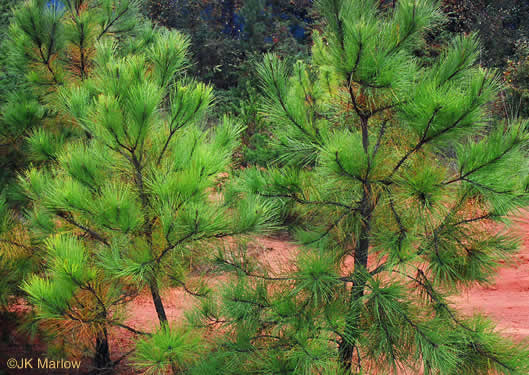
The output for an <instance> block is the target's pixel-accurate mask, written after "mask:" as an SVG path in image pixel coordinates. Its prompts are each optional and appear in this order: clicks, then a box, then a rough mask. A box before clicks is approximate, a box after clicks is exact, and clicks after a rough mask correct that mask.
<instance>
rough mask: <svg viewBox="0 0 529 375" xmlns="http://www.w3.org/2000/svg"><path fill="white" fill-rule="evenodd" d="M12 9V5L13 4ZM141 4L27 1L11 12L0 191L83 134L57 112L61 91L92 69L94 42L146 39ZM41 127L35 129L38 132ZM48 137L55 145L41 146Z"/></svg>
mask: <svg viewBox="0 0 529 375" xmlns="http://www.w3.org/2000/svg"><path fill="white" fill-rule="evenodd" d="M12 5H14V4H12ZM139 21H140V16H139V10H138V3H137V1H136V0H64V1H59V0H57V1H48V0H27V1H23V2H20V3H19V4H18V6H16V7H13V12H12V16H11V23H10V25H9V28H6V31H7V32H6V36H5V38H2V39H5V40H3V41H2V46H1V49H2V55H3V56H2V69H1V70H2V72H3V75H5V77H6V80H5V85H6V87H5V88H4V89H3V90H0V93H1V94H2V96H3V97H2V98H0V105H1V107H0V144H2V148H3V150H2V154H1V155H0V162H1V165H2V173H1V175H0V178H1V180H0V184H1V185H0V190H3V189H4V188H5V189H7V188H10V189H11V190H12V186H13V185H14V184H10V183H11V182H12V179H13V177H14V176H15V175H16V173H17V172H19V171H21V170H22V169H24V167H25V166H26V164H28V163H29V162H35V163H42V162H43V161H47V160H52V159H54V158H55V157H56V153H57V152H58V150H59V149H60V148H61V140H63V138H75V137H77V136H80V135H82V134H81V129H80V128H79V127H71V124H68V121H66V119H65V118H64V114H63V113H61V112H60V111H59V110H58V108H57V104H58V103H57V91H58V89H59V88H61V87H72V86H78V85H79V84H80V82H82V81H83V80H85V79H86V78H88V77H89V76H90V75H91V73H92V70H93V67H94V61H95V57H96V45H97V43H99V42H102V41H104V40H115V41H120V43H119V46H120V47H122V48H123V47H125V46H126V44H127V43H125V42H124V40H125V38H132V37H133V36H135V35H138V34H141V27H140V26H139V25H140V24H139ZM35 130H37V131H35ZM43 137H46V140H48V141H52V140H53V141H55V145H51V144H49V147H47V148H43V147H42V141H43Z"/></svg>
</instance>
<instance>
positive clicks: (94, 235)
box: [56, 212, 110, 246]
mask: <svg viewBox="0 0 529 375" xmlns="http://www.w3.org/2000/svg"><path fill="white" fill-rule="evenodd" d="M56 215H57V216H59V217H61V218H63V219H64V220H65V221H66V222H68V223H70V224H72V225H73V226H75V227H77V228H79V229H81V230H83V231H85V232H86V233H88V234H89V235H90V236H91V237H92V238H93V239H95V240H97V241H99V242H101V243H103V244H105V245H106V246H110V243H109V242H108V241H107V240H106V239H105V238H104V237H103V236H102V235H100V234H98V233H97V232H96V231H94V230H93V229H90V228H88V227H86V226H84V225H82V224H80V223H78V222H77V221H75V220H74V219H73V217H71V214H68V213H66V212H57V213H56Z"/></svg>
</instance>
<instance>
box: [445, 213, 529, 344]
mask: <svg viewBox="0 0 529 375" xmlns="http://www.w3.org/2000/svg"><path fill="white" fill-rule="evenodd" d="M513 224H514V225H513V226H512V227H511V228H509V230H514V231H515V232H516V233H517V234H519V236H520V238H521V239H522V248H521V250H520V252H519V253H518V254H517V255H516V256H514V260H513V263H512V264H506V265H503V266H502V267H500V268H499V269H498V272H497V274H496V276H495V280H494V282H493V283H492V284H491V285H490V286H488V287H479V286H478V287H474V288H472V289H470V290H468V291H464V292H462V293H461V295H460V296H458V297H457V298H454V299H453V302H454V303H455V306H456V307H457V309H458V310H459V311H461V312H462V313H464V314H469V315H470V314H474V313H481V314H483V315H485V316H488V317H489V318H491V319H492V320H493V321H495V322H496V323H497V327H498V330H499V331H500V332H502V333H504V334H505V335H508V336H512V337H513V338H514V339H515V340H521V339H525V338H529V213H527V212H525V213H524V216H523V217H522V218H517V219H515V220H513Z"/></svg>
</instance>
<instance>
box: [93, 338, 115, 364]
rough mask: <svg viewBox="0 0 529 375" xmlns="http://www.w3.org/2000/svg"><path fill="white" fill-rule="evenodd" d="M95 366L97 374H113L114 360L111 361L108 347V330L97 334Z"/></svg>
mask: <svg viewBox="0 0 529 375" xmlns="http://www.w3.org/2000/svg"><path fill="white" fill-rule="evenodd" d="M95 351H96V353H95V357H94V366H95V368H96V373H99V374H103V373H104V374H109V373H111V372H112V360H111V359H110V349H109V346H108V335H107V330H106V328H103V330H102V331H101V332H100V333H98V334H97V337H96V348H95Z"/></svg>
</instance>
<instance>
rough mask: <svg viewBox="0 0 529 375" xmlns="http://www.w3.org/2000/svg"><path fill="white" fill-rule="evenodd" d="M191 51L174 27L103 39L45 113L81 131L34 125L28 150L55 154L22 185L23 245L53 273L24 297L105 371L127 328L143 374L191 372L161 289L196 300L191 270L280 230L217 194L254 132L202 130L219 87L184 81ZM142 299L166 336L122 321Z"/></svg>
mask: <svg viewBox="0 0 529 375" xmlns="http://www.w3.org/2000/svg"><path fill="white" fill-rule="evenodd" d="M105 9H106V8H105ZM108 11H109V12H110V10H108ZM114 11H115V9H114V10H112V12H114ZM109 27H110V26H109ZM112 27H114V26H112ZM188 45H189V43H188V39H187V38H186V37H185V36H183V35H182V34H180V33H179V32H176V31H167V30H164V29H154V30H152V31H148V30H146V31H145V32H144V33H143V34H142V35H140V36H139V37H138V39H136V40H133V41H132V42H131V43H130V44H129V45H128V46H127V47H126V48H125V50H126V51H128V52H129V53H127V54H124V49H123V48H118V45H117V43H116V42H115V41H112V40H109V41H105V42H103V41H102V42H100V43H99V44H98V45H97V46H96V49H95V50H94V59H93V60H92V62H91V64H92V65H91V69H90V74H89V75H87V76H83V77H80V78H82V79H80V80H79V81H77V83H76V84H72V85H67V84H64V85H57V86H54V90H55V93H53V95H54V97H55V98H54V100H53V102H51V101H50V104H48V107H49V108H52V109H53V111H55V112H56V113H60V116H61V118H62V119H63V120H62V121H65V124H64V126H65V127H71V128H79V129H80V130H81V131H80V133H79V135H78V136H77V137H76V138H75V139H71V138H70V139H66V138H65V139H61V138H60V137H61V133H58V134H55V133H49V132H46V131H44V130H42V129H37V130H35V131H34V133H33V136H32V137H31V139H30V140H29V142H28V143H29V146H30V150H32V152H34V153H35V155H48V156H49V158H47V160H48V161H47V163H45V164H41V165H36V166H33V167H30V168H29V169H28V170H27V171H25V172H24V173H23V174H21V175H20V176H19V184H20V186H21V189H22V190H23V192H24V194H25V195H26V197H27V199H28V200H29V202H30V203H29V207H28V208H27V211H26V214H25V217H24V219H23V223H24V224H25V225H26V226H27V227H28V228H29V229H30V231H29V234H28V236H29V238H28V239H26V240H27V243H28V245H23V244H19V245H21V246H22V247H23V248H26V247H27V248H28V249H29V250H31V252H33V253H34V254H40V255H41V256H42V257H43V258H44V262H43V263H44V265H45V266H44V268H45V269H44V270H43V271H42V272H39V273H38V274H36V275H34V276H32V277H30V278H28V279H27V280H26V281H25V282H24V283H23V286H22V289H23V290H24V292H25V293H26V294H27V296H28V299H29V301H30V302H31V304H32V305H33V307H34V309H35V312H36V320H37V323H39V324H40V326H41V327H43V328H44V329H45V330H47V331H48V332H49V333H50V334H54V335H55V336H56V337H57V339H60V341H61V342H62V344H63V345H64V346H65V349H66V350H67V351H70V352H73V351H74V350H81V351H84V352H86V351H87V350H90V352H91V353H93V357H94V366H95V368H97V369H100V370H101V371H103V370H104V369H105V368H108V367H111V366H113V365H114V363H115V362H114V359H113V358H112V357H111V354H112V353H113V351H112V348H110V347H109V335H110V334H111V331H112V330H116V329H125V330H128V331H131V332H132V333H133V334H135V335H139V336H141V337H145V338H144V339H143V340H140V341H139V342H138V346H137V348H136V351H135V357H134V358H135V361H136V365H137V366H138V367H139V368H142V369H144V370H145V371H147V372H152V373H160V372H163V371H165V370H167V368H169V367H172V369H173V371H174V372H176V371H179V370H180V369H182V368H184V367H185V366H189V364H190V363H192V362H193V361H194V359H195V358H196V353H195V352H194V350H192V348H194V347H196V346H197V345H198V343H197V340H198V338H197V337H196V335H197V334H199V333H197V332H195V331H189V332H188V333H186V335H188V336H189V337H188V338H189V340H188V339H184V338H183V337H184V336H182V337H181V335H180V332H181V330H180V328H179V330H177V331H173V328H169V322H168V318H167V314H166V311H165V306H164V301H163V299H162V294H161V290H163V288H164V287H166V286H175V285H177V286H182V285H183V286H184V287H185V288H186V290H189V289H188V288H187V287H186V274H187V272H188V271H189V270H191V260H193V259H195V260H198V261H200V258H201V257H207V256H208V249H210V248H211V246H212V244H213V243H214V242H218V241H222V239H223V238H224V237H226V236H235V235H238V234H243V233H246V232H249V231H259V230H267V229H268V227H269V224H268V223H269V222H270V217H269V215H268V212H269V208H268V207H267V205H264V204H262V203H261V202H260V200H259V199H253V200H246V201H243V202H240V203H239V204H237V205H233V206H228V205H226V204H225V203H224V201H223V200H222V199H221V196H218V195H217V194H216V191H215V189H216V187H217V183H218V179H219V177H222V176H223V175H224V174H226V172H228V171H229V167H230V164H231V162H232V154H233V151H234V149H235V148H236V147H237V146H238V145H239V138H240V133H241V131H242V130H243V127H242V126H241V125H240V124H238V123H236V122H234V121H232V120H231V119H229V118H227V117H225V118H223V119H222V121H220V123H219V124H218V126H216V127H215V129H214V130H212V129H209V130H208V129H205V128H204V120H205V117H206V114H207V112H208V111H209V110H210V108H211V105H212V102H213V95H212V89H211V87H209V86H206V85H204V84H202V83H197V82H195V81H194V80H192V79H189V78H186V77H185V76H184V70H185V68H186V67H187V65H188V62H189V59H188V55H187V49H188ZM57 71H58V70H57ZM49 77H50V78H52V79H53V77H52V76H51V75H50V76H49ZM55 77H58V75H57V76H55ZM83 134H86V136H82V135H83ZM4 217H8V215H7V212H6V215H5V216H4ZM6 220H7V219H6ZM14 222H16V221H14ZM2 229H3V231H2V233H1V235H2V237H1V238H2V242H3V243H6V245H12V247H14V248H17V246H16V245H17V244H16V243H15V242H14V241H12V240H10V239H9V235H10V227H9V225H2ZM4 236H5V240H4ZM143 290H148V291H149V293H150V294H151V295H152V300H153V304H154V307H155V309H156V312H157V315H158V320H159V322H160V329H159V330H158V331H157V332H155V333H148V332H143V331H142V330H141V329H136V328H133V327H130V326H128V325H126V324H125V322H124V319H125V316H126V315H125V313H126V311H125V304H126V303H128V302H130V301H132V300H133V299H134V298H135V297H136V296H137V295H138V294H140V293H142V291H143ZM206 292H207V289H206V288H204V287H202V288H200V289H199V290H197V291H191V293H196V294H199V295H203V294H205V293H206ZM153 319H156V317H153ZM171 323H173V322H171ZM174 323H175V324H176V325H181V322H174ZM172 325H173V324H171V326H172ZM182 329H184V328H182ZM192 336H195V338H192ZM186 337H187V336H186ZM167 347H172V351H169V352H167V350H166V349H167ZM154 351H157V352H156V353H158V354H156V355H154V354H153V353H154Z"/></svg>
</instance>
